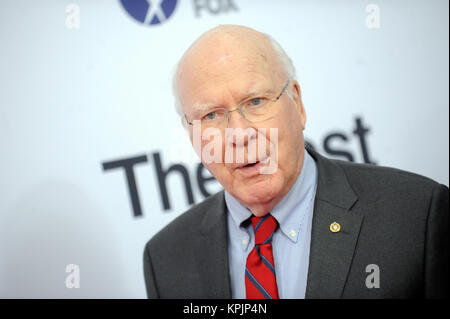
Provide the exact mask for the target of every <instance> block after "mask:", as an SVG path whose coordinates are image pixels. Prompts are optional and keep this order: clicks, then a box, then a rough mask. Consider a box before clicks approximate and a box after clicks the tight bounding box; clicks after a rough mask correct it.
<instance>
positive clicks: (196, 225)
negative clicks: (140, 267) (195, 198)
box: [146, 191, 223, 249]
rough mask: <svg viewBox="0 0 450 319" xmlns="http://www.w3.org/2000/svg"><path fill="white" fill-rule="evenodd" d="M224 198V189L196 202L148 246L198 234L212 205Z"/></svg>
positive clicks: (168, 243)
mask: <svg viewBox="0 0 450 319" xmlns="http://www.w3.org/2000/svg"><path fill="white" fill-rule="evenodd" d="M222 198H223V191H219V192H218V193H216V194H214V195H211V196H209V197H207V198H206V199H205V200H203V201H202V202H200V203H198V204H195V205H194V206H192V207H191V208H189V209H188V210H187V211H185V212H184V213H182V214H181V215H180V216H178V217H176V218H175V219H174V220H173V221H171V222H170V223H169V224H168V225H166V226H165V227H164V228H162V229H161V230H160V231H159V232H157V233H156V234H155V235H154V236H153V237H152V238H151V239H150V240H149V241H148V242H147V245H146V248H147V249H151V248H156V246H161V245H163V246H167V245H173V244H179V243H180V241H186V240H189V238H190V237H192V235H194V234H197V233H198V232H199V231H200V230H201V226H202V222H203V220H204V217H205V215H206V214H207V213H208V212H209V210H210V208H211V206H214V205H216V204H217V202H218V201H220V200H222Z"/></svg>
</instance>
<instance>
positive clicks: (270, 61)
mask: <svg viewBox="0 0 450 319" xmlns="http://www.w3.org/2000/svg"><path fill="white" fill-rule="evenodd" d="M282 78H283V68H282V67H281V65H280V61H279V59H278V56H277V55H276V53H275V52H274V50H273V48H272V46H271V45H270V43H269V41H268V39H267V38H266V37H265V36H263V35H257V36H255V35H254V34H250V35H248V36H239V37H236V36H227V35H220V36H218V37H208V38H205V39H199V40H198V41H197V42H196V43H194V44H193V45H192V46H191V47H190V48H189V49H188V50H187V51H186V53H185V55H184V56H183V58H182V59H181V61H180V63H179V68H178V72H177V87H178V94H179V97H180V101H181V103H182V104H184V103H183V102H184V101H186V100H189V102H192V101H191V97H192V95H193V94H197V93H199V92H200V91H201V90H203V91H207V90H208V89H209V88H216V87H219V88H220V87H222V86H232V84H233V83H237V82H238V83H239V85H240V86H243V88H245V86H246V85H250V86H251V85H253V84H252V83H250V82H252V81H253V82H254V81H259V82H267V83H272V82H273V81H277V80H280V79H282ZM246 82H249V83H246ZM267 83H266V84H267Z"/></svg>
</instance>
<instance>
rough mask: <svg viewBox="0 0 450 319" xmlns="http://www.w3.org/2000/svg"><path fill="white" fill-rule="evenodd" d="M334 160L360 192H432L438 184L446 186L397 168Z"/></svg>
mask: <svg viewBox="0 0 450 319" xmlns="http://www.w3.org/2000/svg"><path fill="white" fill-rule="evenodd" d="M332 161H333V162H334V163H335V164H337V165H338V166H340V167H341V168H342V169H343V170H344V172H345V174H346V176H347V178H348V180H349V182H350V184H351V185H352V186H353V187H354V188H355V191H357V192H358V190H359V192H358V193H360V192H361V191H365V192H375V193H386V192H388V193H396V192H406V193H407V192H410V191H411V192H413V193H416V192H420V193H421V194H425V193H431V192H432V191H433V189H435V188H436V187H438V186H441V187H445V186H442V185H440V184H439V183H437V182H436V181H434V180H432V179H430V178H428V177H425V176H422V175H419V174H416V173H412V172H408V171H404V170H401V169H397V168H392V167H386V166H377V165H373V164H357V163H351V162H345V161H339V160H332Z"/></svg>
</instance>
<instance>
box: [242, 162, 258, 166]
mask: <svg viewBox="0 0 450 319" xmlns="http://www.w3.org/2000/svg"><path fill="white" fill-rule="evenodd" d="M258 163H259V161H257V162H256V163H250V164H247V165H245V166H243V167H252V166H255V165H257V164H258ZM241 168H242V167H241Z"/></svg>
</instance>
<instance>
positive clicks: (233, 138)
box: [225, 109, 256, 147]
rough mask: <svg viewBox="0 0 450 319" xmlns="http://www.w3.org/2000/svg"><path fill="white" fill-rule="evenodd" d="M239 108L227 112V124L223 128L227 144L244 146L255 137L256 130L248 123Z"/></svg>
mask: <svg viewBox="0 0 450 319" xmlns="http://www.w3.org/2000/svg"><path fill="white" fill-rule="evenodd" d="M250 124H251V123H250V122H248V121H247V120H246V119H245V118H244V116H243V115H242V114H241V112H240V111H239V110H237V109H236V110H233V111H232V112H230V113H228V125H227V129H226V130H225V133H226V139H225V140H226V141H227V142H228V144H229V146H233V147H246V146H248V144H249V142H250V141H252V140H255V139H256V130H255V129H254V128H253V127H252V126H251V125H250Z"/></svg>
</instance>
